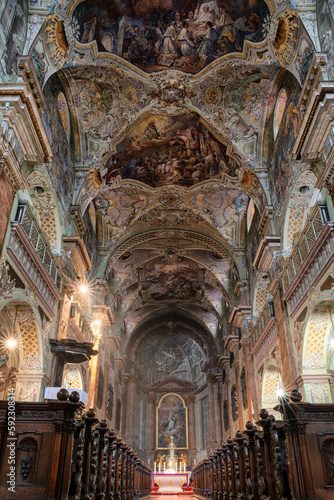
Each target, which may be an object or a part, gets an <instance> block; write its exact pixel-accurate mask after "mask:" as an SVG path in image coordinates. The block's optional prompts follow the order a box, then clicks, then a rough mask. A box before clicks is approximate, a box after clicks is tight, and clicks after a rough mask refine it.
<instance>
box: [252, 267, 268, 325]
mask: <svg viewBox="0 0 334 500" xmlns="http://www.w3.org/2000/svg"><path fill="white" fill-rule="evenodd" d="M268 285H269V279H268V275H267V274H262V275H260V276H259V278H258V279H257V281H256V284H255V290H254V300H253V316H258V315H259V313H260V312H261V311H262V309H263V308H264V307H265V306H266V304H267V303H268Z"/></svg>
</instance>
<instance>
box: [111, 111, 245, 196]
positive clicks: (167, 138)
mask: <svg viewBox="0 0 334 500" xmlns="http://www.w3.org/2000/svg"><path fill="white" fill-rule="evenodd" d="M236 167H237V164H236V162H235V161H234V160H232V159H231V158H229V157H227V154H226V147H225V146H223V145H222V144H221V143H220V142H218V141H217V139H216V138H215V137H214V136H213V135H212V134H211V133H210V132H209V131H208V130H207V129H206V127H204V125H202V124H201V123H200V122H199V120H198V117H197V116H196V115H195V114H194V113H189V114H186V115H179V116H175V117H167V116H150V117H147V118H146V119H145V120H143V121H142V122H141V123H140V124H139V125H138V126H137V127H136V128H135V130H134V131H133V132H132V133H131V134H130V135H129V136H128V137H127V138H126V139H125V140H124V141H123V142H121V144H119V145H118V146H117V152H116V154H114V155H113V156H111V157H110V158H109V160H108V162H107V164H106V169H105V172H104V174H103V175H104V180H105V182H106V184H109V183H110V182H111V181H112V180H113V179H115V178H116V177H117V176H119V175H121V177H122V178H123V179H135V180H138V181H141V182H144V183H146V184H148V185H150V186H162V185H165V184H180V185H184V186H192V185H194V184H197V183H198V182H201V181H204V180H207V179H212V178H214V177H217V176H219V175H221V174H222V173H226V174H228V175H230V176H235V168H236Z"/></svg>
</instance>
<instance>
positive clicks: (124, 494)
mask: <svg viewBox="0 0 334 500" xmlns="http://www.w3.org/2000/svg"><path fill="white" fill-rule="evenodd" d="M68 397H69V396H68V392H67V391H66V389H62V390H61V391H59V393H58V399H59V400H58V401H49V402H47V403H23V402H16V404H15V415H16V421H15V431H14V434H13V435H12V434H11V433H10V432H9V430H10V429H11V427H10V426H9V425H8V402H7V401H0V450H1V451H2V452H1V454H0V498H1V499H2V500H7V499H8V500H9V499H11V498H14V497H16V498H24V499H25V500H36V499H39V500H65V499H69V500H70V499H73V500H74V499H80V500H84V499H86V500H87V499H92V500H93V499H109V500H110V499H113V500H132V499H134V498H135V497H137V498H138V497H145V496H148V495H149V493H150V491H151V472H152V471H151V469H150V467H149V466H148V465H146V464H145V463H144V462H142V460H140V459H139V458H138V457H137V455H136V454H135V452H134V451H133V450H132V449H131V448H130V447H129V446H128V445H127V444H126V443H124V442H123V441H122V439H121V438H120V437H117V436H115V433H114V431H113V430H111V429H108V427H107V423H106V422H105V421H101V422H99V421H98V419H97V418H96V417H95V412H94V410H93V409H90V410H88V411H87V413H85V414H82V410H83V404H82V403H79V402H78V398H79V395H78V394H77V393H74V392H72V393H71V395H70V397H69V399H68ZM10 443H14V446H13V448H14V450H15V452H14V455H15V456H14V462H13V463H14V464H15V465H14V467H15V472H14V476H15V487H14V491H15V493H13V492H12V491H9V490H8V486H9V484H7V480H8V477H9V476H7V474H9V473H10V464H9V459H10V453H11V452H10V447H8V446H7V445H8V444H10Z"/></svg>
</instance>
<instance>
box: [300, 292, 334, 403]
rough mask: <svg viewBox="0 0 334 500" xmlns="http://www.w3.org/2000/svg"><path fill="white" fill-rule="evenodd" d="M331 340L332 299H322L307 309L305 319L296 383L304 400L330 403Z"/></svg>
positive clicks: (333, 322)
mask: <svg viewBox="0 0 334 500" xmlns="http://www.w3.org/2000/svg"><path fill="white" fill-rule="evenodd" d="M333 339H334V302H333V300H323V301H321V302H319V303H318V304H317V305H316V307H315V308H314V309H313V310H312V311H311V313H310V314H309V317H308V319H307V321H306V328H305V334H304V339H303V348H302V374H301V375H300V377H299V380H298V383H299V384H300V386H301V387H302V389H303V390H304V396H305V400H306V401H310V402H311V403H330V402H332V397H331V392H330V384H329V382H330V380H331V375H330V373H328V370H329V366H330V365H331V363H332V354H333Z"/></svg>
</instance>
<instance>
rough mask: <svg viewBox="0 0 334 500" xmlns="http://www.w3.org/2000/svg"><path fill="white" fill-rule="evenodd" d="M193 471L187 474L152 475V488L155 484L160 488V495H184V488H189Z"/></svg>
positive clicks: (162, 473)
mask: <svg viewBox="0 0 334 500" xmlns="http://www.w3.org/2000/svg"><path fill="white" fill-rule="evenodd" d="M190 476H191V471H186V472H174V473H169V472H156V473H154V472H153V473H152V488H153V487H154V483H156V484H157V485H158V486H159V491H158V492H159V493H182V491H183V490H182V486H183V485H185V484H186V485H187V486H189V480H190Z"/></svg>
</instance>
